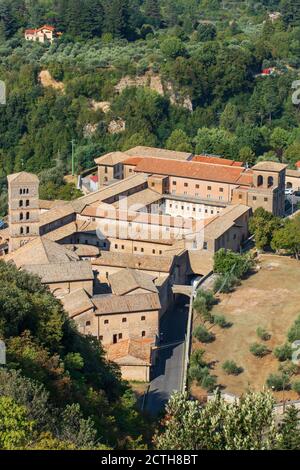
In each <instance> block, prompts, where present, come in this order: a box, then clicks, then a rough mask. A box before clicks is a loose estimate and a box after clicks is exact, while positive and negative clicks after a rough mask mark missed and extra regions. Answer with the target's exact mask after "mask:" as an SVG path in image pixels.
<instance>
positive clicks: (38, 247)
mask: <svg viewBox="0 0 300 470" xmlns="http://www.w3.org/2000/svg"><path fill="white" fill-rule="evenodd" d="M79 259H80V258H79V256H78V255H77V254H76V253H74V252H73V251H70V250H68V249H67V248H66V247H64V246H63V245H59V244H58V243H55V242H54V241H51V240H48V239H47V238H46V237H37V238H35V239H34V240H32V241H31V242H29V243H27V244H26V245H24V246H21V247H20V248H19V249H18V250H16V251H14V252H13V253H10V254H8V255H6V256H5V260H6V261H13V262H14V263H15V265H16V266H17V267H18V268H20V267H22V266H24V265H25V264H27V265H36V264H37V265H39V264H50V263H68V262H70V261H79Z"/></svg>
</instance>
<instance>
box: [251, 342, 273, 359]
mask: <svg viewBox="0 0 300 470" xmlns="http://www.w3.org/2000/svg"><path fill="white" fill-rule="evenodd" d="M250 352H251V354H253V356H257V357H264V356H266V355H267V354H268V353H269V350H268V348H267V347H266V346H265V345H264V344H260V343H254V344H251V346H250Z"/></svg>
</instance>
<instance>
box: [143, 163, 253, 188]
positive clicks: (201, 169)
mask: <svg viewBox="0 0 300 470" xmlns="http://www.w3.org/2000/svg"><path fill="white" fill-rule="evenodd" d="M135 171H136V172H143V173H148V174H160V175H170V176H175V177H181V178H192V179H196V180H203V181H215V182H220V183H228V184H236V183H237V181H238V179H239V178H240V176H241V174H242V173H243V171H244V168H239V167H226V166H221V165H209V164H207V163H198V162H177V161H174V162H172V165H170V162H169V161H168V160H159V159H155V158H153V159H147V160H146V159H144V160H142V161H141V163H139V164H138V165H137V167H136V168H135Z"/></svg>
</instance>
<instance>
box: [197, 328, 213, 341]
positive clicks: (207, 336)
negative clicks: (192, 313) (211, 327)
mask: <svg viewBox="0 0 300 470" xmlns="http://www.w3.org/2000/svg"><path fill="white" fill-rule="evenodd" d="M194 336H195V338H196V339H197V340H198V341H200V342H201V343H211V342H212V341H214V340H215V335H214V334H213V333H211V332H210V331H208V330H207V328H205V327H204V326H197V328H195V331H194Z"/></svg>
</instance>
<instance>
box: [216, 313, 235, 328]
mask: <svg viewBox="0 0 300 470" xmlns="http://www.w3.org/2000/svg"><path fill="white" fill-rule="evenodd" d="M213 321H214V324H215V325H218V326H220V327H221V328H228V327H229V326H231V323H229V322H228V321H227V320H226V317H225V316H224V315H214V316H213Z"/></svg>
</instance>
